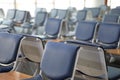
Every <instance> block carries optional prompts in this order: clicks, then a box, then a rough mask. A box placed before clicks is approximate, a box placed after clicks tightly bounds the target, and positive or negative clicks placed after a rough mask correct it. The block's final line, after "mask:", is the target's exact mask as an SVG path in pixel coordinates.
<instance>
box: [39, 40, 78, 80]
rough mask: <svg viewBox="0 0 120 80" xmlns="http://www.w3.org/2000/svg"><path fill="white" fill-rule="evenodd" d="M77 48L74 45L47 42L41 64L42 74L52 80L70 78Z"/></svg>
mask: <svg viewBox="0 0 120 80" xmlns="http://www.w3.org/2000/svg"><path fill="white" fill-rule="evenodd" d="M78 48H79V46H75V45H70V44H64V43H55V42H49V43H48V44H47V45H46V47H45V52H44V55H43V59H42V63H41V69H42V71H43V73H44V74H45V75H46V76H47V77H48V78H50V79H53V80H63V79H66V78H68V77H71V76H72V72H73V68H74V62H75V58H76V53H77V50H78Z"/></svg>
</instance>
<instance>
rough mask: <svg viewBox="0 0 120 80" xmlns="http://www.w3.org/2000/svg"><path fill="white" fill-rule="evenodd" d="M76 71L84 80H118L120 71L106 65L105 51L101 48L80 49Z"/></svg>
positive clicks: (85, 47) (86, 47)
mask: <svg viewBox="0 0 120 80" xmlns="http://www.w3.org/2000/svg"><path fill="white" fill-rule="evenodd" d="M76 69H77V70H78V73H79V75H80V76H78V77H80V78H81V79H82V80H118V79H119V78H120V69H119V68H115V67H110V66H107V65H106V59H105V53H104V49H103V48H101V47H99V46H95V45H93V46H84V47H81V48H80V51H79V58H78V63H77V67H76Z"/></svg>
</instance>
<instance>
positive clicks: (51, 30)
mask: <svg viewBox="0 0 120 80" xmlns="http://www.w3.org/2000/svg"><path fill="white" fill-rule="evenodd" d="M61 22H62V20H61V19H54V18H49V19H48V20H47V23H46V26H45V33H46V34H47V35H51V36H57V35H58V33H59V32H60V28H61Z"/></svg>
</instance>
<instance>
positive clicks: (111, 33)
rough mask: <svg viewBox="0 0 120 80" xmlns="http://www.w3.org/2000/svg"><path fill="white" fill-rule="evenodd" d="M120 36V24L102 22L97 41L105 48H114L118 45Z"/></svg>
mask: <svg viewBox="0 0 120 80" xmlns="http://www.w3.org/2000/svg"><path fill="white" fill-rule="evenodd" d="M119 36H120V25H119V24H110V23H101V24H100V26H99V29H98V33H97V39H96V41H97V42H96V43H97V44H99V45H101V46H102V47H103V48H104V49H113V48H117V47H118V42H119V38H120V37H119Z"/></svg>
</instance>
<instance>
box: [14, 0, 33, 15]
mask: <svg viewBox="0 0 120 80" xmlns="http://www.w3.org/2000/svg"><path fill="white" fill-rule="evenodd" d="M16 9H19V10H26V11H30V13H31V16H34V12H35V0H16Z"/></svg>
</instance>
